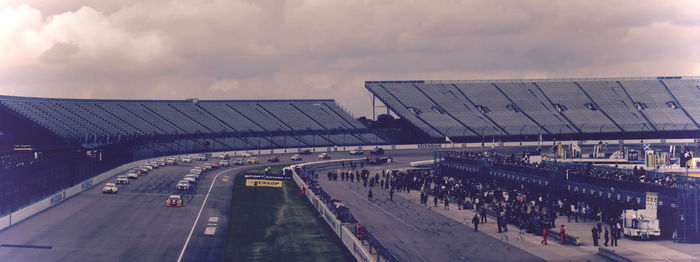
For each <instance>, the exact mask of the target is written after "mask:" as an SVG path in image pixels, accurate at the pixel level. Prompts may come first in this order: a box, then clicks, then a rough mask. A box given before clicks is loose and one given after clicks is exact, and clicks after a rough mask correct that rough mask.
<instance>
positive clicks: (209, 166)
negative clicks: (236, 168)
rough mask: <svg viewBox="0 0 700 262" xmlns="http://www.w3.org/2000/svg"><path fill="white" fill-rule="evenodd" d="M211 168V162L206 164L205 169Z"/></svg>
mask: <svg viewBox="0 0 700 262" xmlns="http://www.w3.org/2000/svg"><path fill="white" fill-rule="evenodd" d="M211 168H212V167H211V164H209V163H206V164H204V170H211Z"/></svg>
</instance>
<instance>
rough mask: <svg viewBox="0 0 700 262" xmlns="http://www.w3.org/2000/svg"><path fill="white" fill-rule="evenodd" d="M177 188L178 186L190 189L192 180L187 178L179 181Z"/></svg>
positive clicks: (182, 188)
mask: <svg viewBox="0 0 700 262" xmlns="http://www.w3.org/2000/svg"><path fill="white" fill-rule="evenodd" d="M175 188H177V190H190V182H188V181H187V180H180V182H177V185H176V186H175Z"/></svg>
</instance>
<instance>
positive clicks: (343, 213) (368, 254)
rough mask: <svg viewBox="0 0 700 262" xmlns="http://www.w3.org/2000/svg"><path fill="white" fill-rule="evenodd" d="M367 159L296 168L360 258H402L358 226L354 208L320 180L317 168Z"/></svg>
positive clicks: (326, 216)
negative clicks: (321, 184)
mask: <svg viewBox="0 0 700 262" xmlns="http://www.w3.org/2000/svg"><path fill="white" fill-rule="evenodd" d="M364 161H365V159H353V160H351V161H348V160H334V161H325V162H316V163H309V164H304V165H298V166H296V167H297V168H296V169H295V172H294V180H295V181H296V182H297V184H298V185H299V186H300V187H306V188H308V190H307V191H306V196H307V198H308V199H309V201H310V202H311V203H312V204H313V205H314V207H315V208H316V209H317V210H318V211H319V213H321V216H322V217H323V218H324V219H325V220H326V222H327V223H328V225H329V226H331V228H332V229H334V231H335V232H336V234H337V235H338V237H339V238H340V239H341V240H342V242H343V244H344V245H345V246H346V248H348V250H349V251H350V253H352V254H353V256H355V258H356V259H357V260H358V261H377V262H380V261H389V262H397V261H399V260H398V259H397V258H396V256H394V254H392V253H391V252H390V251H389V250H388V249H386V248H385V247H384V246H383V245H382V244H381V243H380V241H379V240H377V239H376V238H375V237H374V236H373V235H372V234H371V233H370V232H368V231H367V229H366V227H362V229H358V221H357V219H355V217H354V216H353V215H352V213H351V212H350V210H349V209H348V208H346V207H345V206H343V205H341V204H337V203H338V202H337V201H335V200H334V199H333V198H332V197H331V196H330V195H329V194H328V193H327V192H326V191H324V190H323V188H321V186H320V185H319V183H318V181H317V180H316V177H317V175H316V174H315V171H316V170H318V169H324V168H333V167H338V166H340V165H341V163H343V162H345V163H350V162H352V163H355V164H359V163H363V162H364Z"/></svg>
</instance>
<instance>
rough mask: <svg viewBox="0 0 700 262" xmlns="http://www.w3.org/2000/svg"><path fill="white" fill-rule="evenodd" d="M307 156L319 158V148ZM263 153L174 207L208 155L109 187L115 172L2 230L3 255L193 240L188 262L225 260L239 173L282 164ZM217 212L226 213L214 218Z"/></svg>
mask: <svg viewBox="0 0 700 262" xmlns="http://www.w3.org/2000/svg"><path fill="white" fill-rule="evenodd" d="M335 154H340V153H335ZM279 156H280V160H282V162H281V163H291V162H290V161H289V156H290V155H289V154H285V155H279ZM304 157H305V159H304V160H305V161H311V160H317V159H316V155H305V156H304ZM259 158H260V160H261V161H263V163H261V164H258V165H249V164H246V165H244V166H231V167H227V168H223V167H222V168H218V169H213V170H211V171H208V172H206V173H205V174H204V175H203V176H202V177H201V178H200V180H199V181H198V182H197V184H196V185H194V186H193V187H192V190H191V192H189V193H183V194H182V198H183V200H184V201H183V202H184V206H183V207H166V206H165V200H166V199H167V197H168V195H170V194H172V193H178V190H176V189H175V185H176V184H177V182H178V181H179V180H181V179H182V178H183V177H184V175H185V174H186V173H187V171H189V170H190V169H191V168H192V167H193V166H195V165H200V164H203V163H206V162H203V161H193V162H192V163H187V164H185V163H179V164H178V165H175V166H165V167H160V168H158V169H153V170H152V171H151V172H149V173H148V174H146V175H143V176H141V177H139V178H138V179H131V180H130V182H131V183H130V184H129V185H118V187H119V192H118V193H117V194H103V193H102V186H103V185H104V183H107V182H113V181H114V178H111V179H108V180H107V181H105V182H103V183H101V184H98V185H96V186H95V187H93V188H92V189H90V190H88V191H86V192H83V193H80V194H78V195H76V196H74V197H71V198H69V199H68V200H66V201H64V202H63V203H61V204H59V205H57V206H54V207H52V208H49V209H47V210H45V211H43V212H41V213H39V214H37V215H34V216H33V217H30V218H29V219H27V220H25V221H22V222H21V223H19V224H17V225H14V226H12V227H10V228H8V229H6V230H3V231H0V261H3V262H5V261H23V262H24V261H178V260H179V259H180V254H181V253H182V250H183V246H184V245H185V243H187V248H186V249H185V251H184V253H182V258H181V261H221V260H222V259H223V251H224V245H225V243H224V242H225V234H226V232H227V228H226V227H227V225H228V219H227V216H228V213H229V208H230V205H231V197H232V188H233V181H234V179H233V178H234V176H235V175H236V174H237V173H239V171H241V170H243V169H248V168H251V167H253V166H266V165H272V164H279V163H266V162H265V161H266V160H267V156H264V155H263V156H260V157H259ZM218 161H219V159H216V158H212V159H210V160H209V161H207V162H218ZM229 162H231V163H232V162H233V158H232V159H230V160H229ZM217 174H218V176H217ZM115 177H116V176H115ZM214 177H216V182H215V183H213V185H212V181H213V180H214ZM210 187H211V193H210V194H209V197H208V199H207V202H206V205H205V206H204V207H202V204H203V203H204V199H205V197H206V195H207V192H208V191H209V189H210ZM200 210H201V215H199V219H197V216H198V214H199V213H200ZM210 217H218V218H219V220H218V222H216V223H211V222H210V221H209V218H210ZM195 220H197V223H196V225H195ZM193 225H195V226H194V229H192V228H193ZM207 226H214V227H216V231H215V233H214V235H213V236H206V235H204V230H205V227H207ZM190 232H192V234H191V236H190ZM10 246H12V247H10ZM48 247H50V248H48Z"/></svg>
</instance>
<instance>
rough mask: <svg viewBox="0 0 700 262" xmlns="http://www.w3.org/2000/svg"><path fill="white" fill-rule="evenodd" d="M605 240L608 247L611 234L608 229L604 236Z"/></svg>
mask: <svg viewBox="0 0 700 262" xmlns="http://www.w3.org/2000/svg"><path fill="white" fill-rule="evenodd" d="M603 239H605V243H603V245H604V246H606V247H607V246H608V240H610V232H608V228H607V227H606V228H605V233H604V234H603Z"/></svg>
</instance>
